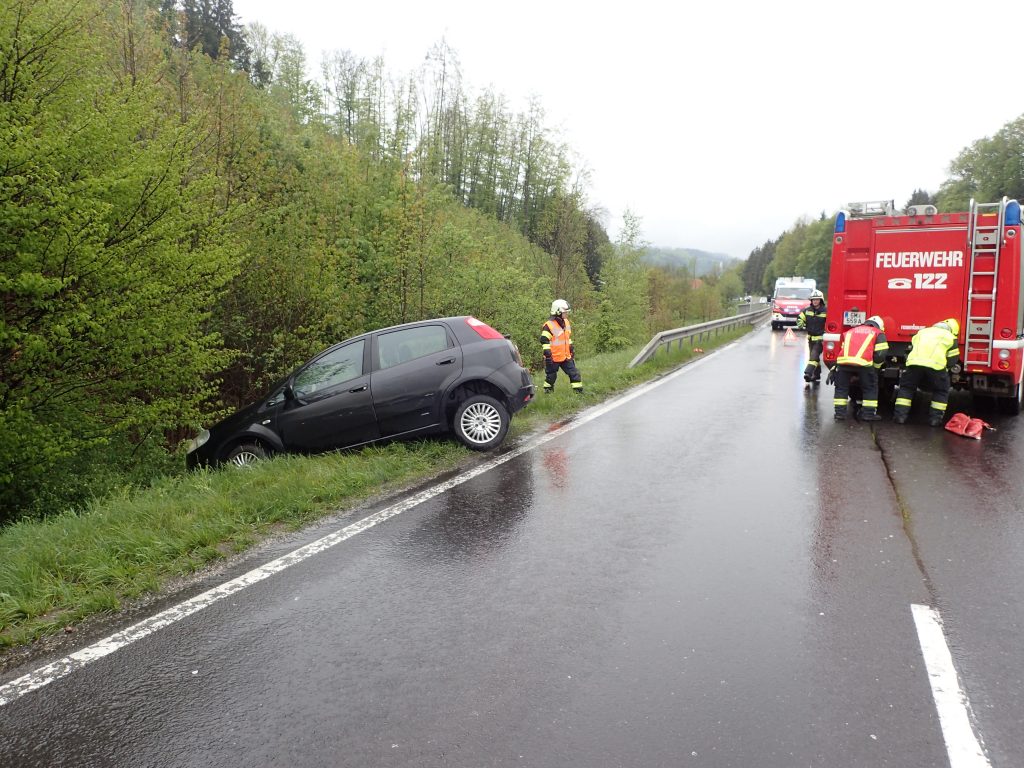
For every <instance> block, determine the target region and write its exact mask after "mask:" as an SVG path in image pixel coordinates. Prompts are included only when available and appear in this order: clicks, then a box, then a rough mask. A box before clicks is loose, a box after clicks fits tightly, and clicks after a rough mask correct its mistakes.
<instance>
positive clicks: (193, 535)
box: [0, 330, 747, 649]
mask: <svg viewBox="0 0 1024 768" xmlns="http://www.w3.org/2000/svg"><path fill="white" fill-rule="evenodd" d="M746 332H747V331H744V330H735V331H731V332H723V333H721V334H719V335H718V336H716V337H713V338H711V339H709V340H707V341H705V342H702V345H703V347H704V348H706V349H712V348H714V347H718V346H722V345H723V344H726V343H728V342H729V341H732V340H733V339H736V338H738V337H740V336H742V335H744V334H745V333H746ZM636 352H637V350H635V349H632V350H623V351H621V352H615V353H608V354H603V355H596V356H594V357H591V358H588V359H586V360H582V361H580V364H579V365H580V371H581V372H582V374H583V382H584V385H585V393H584V394H583V395H577V394H573V393H571V392H570V389H569V382H568V378H567V377H566V376H565V374H563V373H559V381H558V383H557V385H556V390H555V392H554V393H552V394H550V395H538V397H537V398H536V399H535V400H534V402H532V403H531V404H530V405H529V406H528V407H527V408H526V409H524V410H523V411H521V412H520V413H519V414H517V416H516V417H515V419H513V422H512V429H511V431H510V437H511V438H512V439H515V438H516V437H521V436H523V435H525V434H527V433H529V432H531V431H533V430H535V429H537V428H538V427H540V426H541V425H543V424H546V423H550V422H553V421H557V420H560V419H564V418H566V417H568V416H570V415H572V414H573V413H575V412H577V411H579V410H581V409H582V408H585V407H587V406H589V405H593V404H595V403H597V402H599V401H601V400H604V399H606V398H607V397H609V396H611V395H614V394H616V393H618V392H621V391H623V390H625V389H628V388H629V387H631V386H633V385H635V384H638V383H641V382H643V381H647V380H650V379H652V378H655V377H656V376H657V375H659V374H660V373H663V372H664V371H666V370H670V369H673V368H676V367H677V366H679V365H680V364H682V363H685V362H687V361H688V360H690V359H691V358H692V357H693V356H694V355H695V354H696V353H694V352H693V350H692V349H690V348H688V347H687V348H683V349H679V348H676V349H673V350H671V351H670V352H668V353H666V352H660V353H659V354H658V355H657V356H656V357H655V359H654V360H651V361H649V362H647V363H644V364H643V365H641V366H637V367H636V368H632V369H630V368H627V365H628V364H629V362H630V360H632V358H633V357H634V356H635V355H636ZM534 382H535V384H536V385H537V391H538V392H540V385H541V384H542V383H543V374H540V375H535V376H534ZM476 456H478V454H474V453H473V452H472V451H469V450H468V449H466V448H463V447H462V446H461V445H460V444H458V443H456V442H455V441H454V440H420V441H414V442H396V443H392V444H389V445H384V446H379V447H370V448H365V449H362V450H357V451H342V452H334V453H329V454H325V455H322V456H315V457H298V456H281V457H278V458H276V459H274V460H273V461H267V462H262V463H260V464H258V465H256V466H254V467H250V468H246V469H236V468H226V469H223V470H218V471H205V472H198V473H191V474H187V475H182V476H176V477H168V478H165V479H163V480H161V481H159V482H157V483H155V484H154V485H152V486H151V487H149V488H146V489H145V490H139V489H125V490H122V491H120V492H119V493H116V494H112V495H110V496H107V497H105V498H103V499H101V500H98V501H96V502H94V503H93V504H91V505H90V506H89V507H87V508H86V509H85V510H84V511H82V512H78V513H74V514H72V513H67V514H62V515H58V516H54V517H51V518H48V519H46V520H43V521H22V522H19V523H16V524H14V525H11V526H8V527H6V528H4V529H0V649H4V648H6V649H11V648H14V647H17V646H22V645H24V644H26V643H30V642H32V641H35V640H37V639H39V638H42V637H45V636H48V635H53V634H56V633H60V632H63V631H65V629H66V628H68V627H73V626H74V625H75V624H76V623H78V622H81V621H83V620H85V619H87V618H90V617H94V616H97V615H109V614H111V613H114V612H116V611H118V610H119V609H120V608H121V606H122V604H123V602H124V601H126V600H132V599H136V598H139V597H142V596H144V595H150V594H154V593H156V592H158V591H160V590H161V589H163V588H164V587H165V586H166V585H167V584H168V583H169V582H171V581H172V580H174V579H176V578H179V577H182V576H187V575H190V574H194V573H196V572H198V571H199V570H201V569H203V568H204V567H206V566H208V565H210V564H211V563H215V562H218V561H222V560H224V559H225V558H226V557H229V556H231V555H233V554H236V553H239V552H242V551H244V550H246V549H248V548H249V547H251V546H253V545H254V544H256V543H258V542H260V541H261V540H263V539H265V538H266V537H267V536H269V535H270V534H272V533H274V532H276V531H279V530H281V529H284V530H297V529H299V528H302V527H303V526H305V525H307V524H309V523H311V522H312V521H314V520H317V519H319V518H322V517H324V516H326V515H328V514H331V513H334V512H337V511H339V510H344V509H347V508H352V507H354V506H356V505H358V504H359V503H360V502H362V501H365V500H366V499H368V498H370V497H373V496H379V495H381V494H387V493H391V492H395V491H398V490H400V489H402V488H404V487H406V486H408V485H410V484H413V483H415V482H417V481H422V480H424V479H427V478H429V477H431V476H433V475H437V474H440V473H442V472H445V471H448V470H451V469H454V468H456V467H458V466H459V465H460V464H462V463H465V462H468V461H472V460H473V458H474V457H476Z"/></svg>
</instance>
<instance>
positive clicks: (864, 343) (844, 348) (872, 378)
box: [832, 315, 889, 421]
mask: <svg viewBox="0 0 1024 768" xmlns="http://www.w3.org/2000/svg"><path fill="white" fill-rule="evenodd" d="M888 349H889V342H888V341H886V339H885V323H884V322H883V321H882V318H880V317H879V316H878V315H872V316H871V317H869V318H868V319H867V320H865V321H864V322H863V323H861V324H860V325H856V326H854V327H853V328H850V329H848V330H846V331H845V332H844V333H843V335H842V337H840V339H839V357H838V359H837V360H836V367H835V369H834V370H833V372H832V373H833V375H834V376H835V383H836V393H835V399H834V400H833V404H834V405H835V409H836V420H837V421H842V420H843V419H845V418H846V411H847V406H848V405H849V402H850V397H849V396H850V379H851V378H852V377H854V376H856V377H857V379H858V381H859V382H860V387H861V391H862V393H863V397H864V399H863V400H862V401H861V410H860V420H861V421H879V420H880V419H881V418H882V417H881V416H879V415H878V369H879V368H881V367H882V363H883V362H884V361H885V352H886V350H888Z"/></svg>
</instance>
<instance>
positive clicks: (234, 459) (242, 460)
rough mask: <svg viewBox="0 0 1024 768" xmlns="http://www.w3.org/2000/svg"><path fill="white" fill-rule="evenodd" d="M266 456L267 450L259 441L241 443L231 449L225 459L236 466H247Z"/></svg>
mask: <svg viewBox="0 0 1024 768" xmlns="http://www.w3.org/2000/svg"><path fill="white" fill-rule="evenodd" d="M265 458H267V452H266V451H265V450H264V449H263V446H262V445H260V444H259V443H242V444H241V445H236V446H235V447H234V448H232V449H231V453H229V454H228V457H227V459H225V461H226V462H227V463H228V464H234V465H235V466H236V467H248V466H251V465H252V464H255V463H256V462H257V461H262V460H263V459H265Z"/></svg>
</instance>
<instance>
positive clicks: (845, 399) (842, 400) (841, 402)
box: [832, 397, 850, 405]
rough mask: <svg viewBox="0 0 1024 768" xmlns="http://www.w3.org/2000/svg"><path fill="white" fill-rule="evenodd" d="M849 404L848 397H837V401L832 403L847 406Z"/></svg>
mask: <svg viewBox="0 0 1024 768" xmlns="http://www.w3.org/2000/svg"><path fill="white" fill-rule="evenodd" d="M849 402H850V398H848V397H837V398H836V399H835V400H833V401H832V405H846V404H847V403H849Z"/></svg>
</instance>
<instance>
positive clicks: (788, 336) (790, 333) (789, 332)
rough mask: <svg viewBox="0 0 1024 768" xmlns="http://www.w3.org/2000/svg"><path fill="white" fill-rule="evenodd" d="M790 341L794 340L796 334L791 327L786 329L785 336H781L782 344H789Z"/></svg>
mask: <svg viewBox="0 0 1024 768" xmlns="http://www.w3.org/2000/svg"><path fill="white" fill-rule="evenodd" d="M791 341H796V334H795V333H793V329H792V328H787V329H786V335H785V337H783V339H782V343H783V344H789V342H791Z"/></svg>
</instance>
